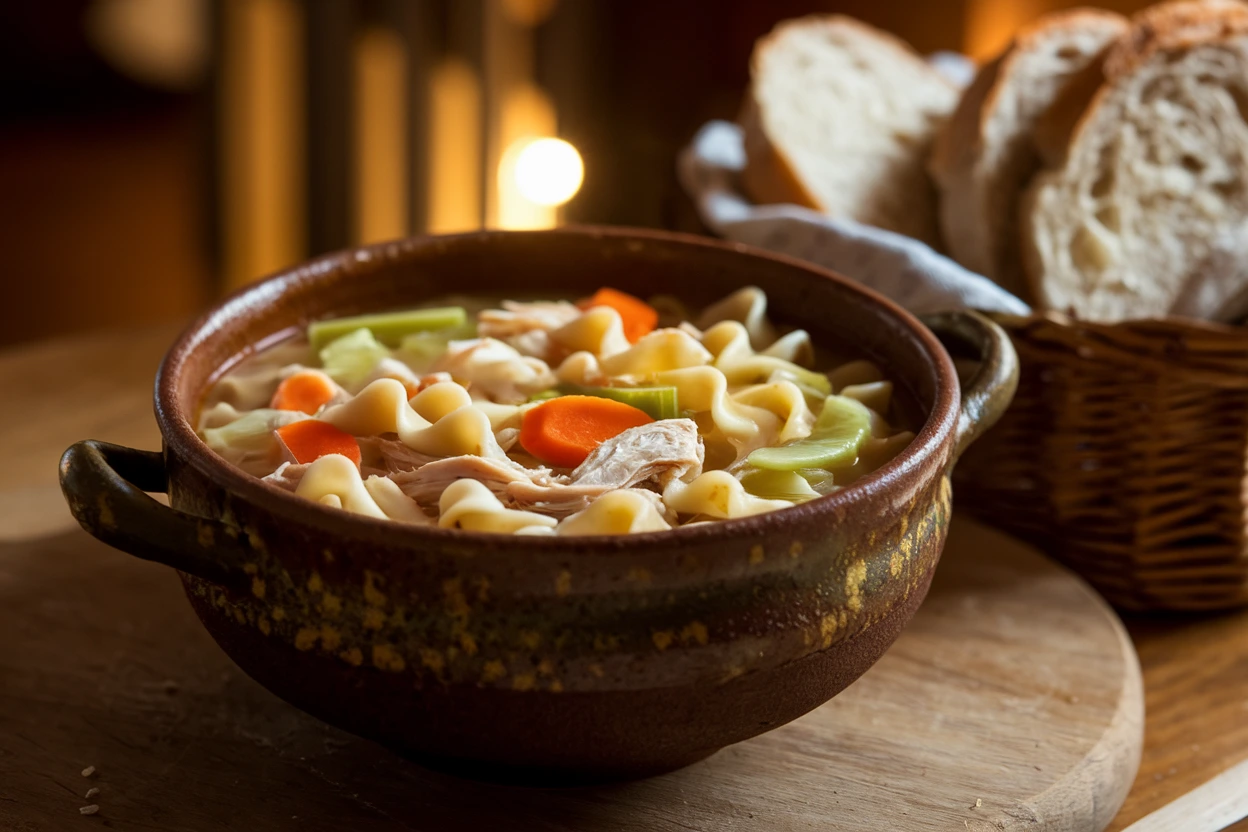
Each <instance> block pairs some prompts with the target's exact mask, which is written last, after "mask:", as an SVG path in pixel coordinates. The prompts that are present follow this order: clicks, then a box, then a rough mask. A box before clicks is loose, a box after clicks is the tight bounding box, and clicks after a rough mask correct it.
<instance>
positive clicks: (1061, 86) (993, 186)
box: [930, 9, 1128, 300]
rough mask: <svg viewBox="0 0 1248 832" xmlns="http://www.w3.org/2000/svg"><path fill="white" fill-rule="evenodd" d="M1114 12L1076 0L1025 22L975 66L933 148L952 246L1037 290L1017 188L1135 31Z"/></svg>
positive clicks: (1022, 290)
mask: <svg viewBox="0 0 1248 832" xmlns="http://www.w3.org/2000/svg"><path fill="white" fill-rule="evenodd" d="M1127 28H1128V26H1127V19H1126V18H1125V17H1123V16H1121V15H1118V14H1114V13H1113V12H1106V11H1099V10H1095V9H1071V10H1068V11H1060V12H1054V13H1052V14H1048V15H1045V16H1043V17H1041V18H1039V19H1038V20H1036V21H1035V22H1033V23H1032V24H1030V25H1028V26H1027V27H1025V28H1023V29H1021V30H1019V32H1018V34H1017V35H1016V36H1015V37H1014V40H1013V41H1012V42H1011V43H1010V45H1009V46H1008V47H1006V49H1005V51H1004V52H1002V53H1001V55H999V56H998V57H997V58H996V59H995V60H994V61H992V62H991V63H988V64H986V65H985V66H984V67H982V68H981V69H980V71H979V72H978V73H977V74H976V76H975V80H974V81H973V82H972V83H971V85H970V87H968V88H967V90H966V92H965V93H964V94H963V96H962V100H961V101H960V102H959V103H958V108H957V110H955V111H954V114H953V117H952V118H950V119H949V121H948V122H947V123H946V124H945V126H944V128H943V129H942V130H941V132H940V134H939V135H938V136H937V138H936V143H935V145H934V147H933V148H932V158H931V162H930V170H931V173H932V176H933V178H934V179H935V180H936V183H937V185H938V186H939V187H940V212H939V213H940V227H941V233H942V236H943V237H944V240H945V246H946V247H947V248H948V250H949V252H950V253H951V254H952V255H953V257H954V259H956V260H958V261H959V262H960V263H962V265H964V266H966V267H967V268H968V269H971V270H972V271H976V272H979V273H980V274H983V275H987V276H988V277H990V278H992V279H993V280H995V281H996V282H997V283H999V284H1000V285H1001V286H1003V287H1004V288H1005V289H1007V290H1009V291H1010V292H1012V293H1014V294H1015V295H1017V296H1019V297H1022V298H1023V299H1025V300H1026V299H1028V296H1029V295H1030V290H1029V289H1028V288H1027V285H1026V280H1025V279H1024V277H1023V267H1022V264H1021V263H1020V262H1019V253H1018V198H1019V196H1020V195H1021V194H1022V191H1023V189H1024V188H1025V187H1026V185H1027V183H1028V181H1029V180H1030V179H1031V177H1032V176H1033V175H1034V174H1035V172H1036V171H1037V170H1039V169H1040V167H1041V163H1042V162H1041V151H1042V147H1041V144H1042V143H1043V140H1044V136H1043V129H1044V126H1045V125H1046V124H1048V123H1049V121H1050V120H1051V119H1052V118H1053V117H1054V116H1055V115H1056V113H1055V110H1057V109H1059V108H1060V107H1061V106H1063V104H1064V103H1065V102H1067V101H1068V99H1069V98H1070V97H1071V96H1072V93H1073V92H1074V89H1075V88H1076V87H1078V86H1080V79H1082V78H1084V77H1085V76H1086V75H1087V74H1088V72H1089V70H1090V69H1095V71H1096V72H1097V73H1098V74H1099V64H1100V61H1101V60H1102V59H1103V57H1104V52H1105V50H1106V49H1107V48H1108V47H1109V46H1110V44H1112V43H1113V42H1114V41H1116V40H1117V39H1118V38H1120V37H1121V36H1122V35H1123V34H1125V33H1126V31H1127Z"/></svg>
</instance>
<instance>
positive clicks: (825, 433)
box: [748, 396, 871, 471]
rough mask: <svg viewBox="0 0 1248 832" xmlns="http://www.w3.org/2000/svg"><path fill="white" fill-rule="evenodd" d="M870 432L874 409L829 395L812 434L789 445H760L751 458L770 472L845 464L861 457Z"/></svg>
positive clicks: (750, 459) (755, 464) (756, 466)
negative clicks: (766, 446)
mask: <svg viewBox="0 0 1248 832" xmlns="http://www.w3.org/2000/svg"><path fill="white" fill-rule="evenodd" d="M870 435H871V411H870V410H868V409H867V408H866V406H865V405H863V404H862V402H859V401H855V400H854V399H849V398H845V397H843V396H828V398H827V399H825V400H824V402H823V410H822V411H820V413H819V418H818V419H817V420H816V421H815V426H814V428H813V429H812V430H811V432H810V436H808V437H807V438H805V439H799V440H797V441H796V442H790V443H789V444H787V445H779V446H777V447H774V448H759V449H758V450H756V451H754V452H753V453H751V454H750V455H749V457H748V459H749V462H750V464H751V465H753V466H754V467H755V468H766V469H767V470H770V471H796V470H798V469H800V468H823V467H826V466H829V465H844V464H849V463H853V461H854V460H855V459H857V458H858V449H859V448H861V447H862V443H863V442H865V441H866V440H867V438H868V437H869V436H870Z"/></svg>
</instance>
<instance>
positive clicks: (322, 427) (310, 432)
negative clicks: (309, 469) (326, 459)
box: [277, 419, 360, 467]
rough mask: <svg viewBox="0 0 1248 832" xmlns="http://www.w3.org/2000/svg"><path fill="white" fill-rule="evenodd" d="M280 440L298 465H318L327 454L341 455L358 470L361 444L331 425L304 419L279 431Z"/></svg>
mask: <svg viewBox="0 0 1248 832" xmlns="http://www.w3.org/2000/svg"><path fill="white" fill-rule="evenodd" d="M277 436H278V438H279V439H281V440H282V444H283V445H285V446H286V450H288V451H290V455H291V457H293V458H294V460H295V462H300V463H303V462H315V461H316V460H318V459H320V458H321V457H323V456H325V455H326V454H342V455H343V456H345V457H346V458H347V459H349V460H351V461H352V462H354V463H355V464H356V466H357V467H358V466H359V464H360V443H359V442H356V441H355V437H354V436H352V435H351V434H349V433H346V432H344V431H341V430H339V429H338V428H336V427H334V426H333V425H331V424H329V423H328V422H318V421H317V420H316V419H302V420H300V421H298V422H291V423H290V424H289V425H284V426H282V427H280V428H278V429H277Z"/></svg>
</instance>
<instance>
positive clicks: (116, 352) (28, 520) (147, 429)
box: [0, 328, 1248, 832]
mask: <svg viewBox="0 0 1248 832" xmlns="http://www.w3.org/2000/svg"><path fill="white" fill-rule="evenodd" d="M174 334H175V332H174V330H172V329H168V328H162V329H155V330H143V331H139V332H128V333H102V334H95V335H90V336H81V337H76V338H73V339H65V340H58V341H51V342H45V343H40V344H35V345H31V346H26V347H20V348H17V349H13V350H9V351H7V352H0V391H2V392H0V461H3V468H2V469H0V470H2V471H3V479H2V480H0V582H3V581H4V580H5V578H6V574H8V573H10V572H12V571H15V570H17V569H18V568H19V567H20V564H17V563H13V562H10V561H6V554H10V556H12V552H15V551H17V547H16V546H15V545H13V544H14V543H16V542H18V541H22V540H29V539H31V538H33V537H36V536H38V537H53V536H59V537H58V538H57V539H58V540H60V539H61V538H64V541H65V546H66V547H72V546H81V545H83V544H84V543H86V541H87V539H86V537H85V535H83V534H82V533H81V532H80V531H78V530H77V529H76V526H75V524H74V522H73V520H72V518H70V517H69V514H68V511H67V510H65V509H64V506H63V503H62V501H61V498H60V491H59V487H58V485H57V481H56V461H57V458H58V456H59V454H60V452H61V451H62V450H64V448H65V447H67V446H68V445H69V444H71V443H72V442H74V441H76V440H78V439H83V438H96V439H104V440H108V441H113V442H118V443H121V444H127V445H133V446H135V447H139V448H156V447H159V435H158V433H157V431H156V428H155V424H154V421H153V419H152V416H151V387H152V379H153V377H154V374H155V369H156V366H157V364H158V362H159V360H160V357H161V355H162V354H163V352H164V350H165V348H166V347H167V346H168V344H169V343H170V342H171V341H172V339H173V336H174ZM119 393H120V395H119ZM119 557H120V556H119ZM70 564H71V560H70V559H68V558H67V559H66V561H65V566H64V568H60V569H58V568H57V565H56V564H49V565H48V569H47V574H48V576H49V581H48V582H47V584H46V587H45V590H46V599H45V600H44V601H43V602H42V603H46V604H49V605H54V606H55V605H62V606H63V607H64V626H63V627H61V628H60V630H59V631H58V632H57V633H56V634H55V636H54V637H53V640H52V641H51V642H50V643H51V644H53V645H54V647H53V649H58V650H65V651H74V652H76V653H79V654H81V656H82V662H83V672H82V677H81V687H80V690H79V691H77V692H76V694H75V695H74V697H73V698H70V699H66V700H65V701H56V702H49V700H48V697H49V696H50V695H51V694H50V693H49V692H48V691H41V690H39V689H35V688H33V687H32V688H29V689H12V687H10V686H6V685H5V683H4V674H5V672H6V669H5V668H4V667H3V666H0V711H4V712H5V713H6V714H8V715H10V716H12V717H14V718H12V719H10V720H9V721H7V722H6V721H5V720H0V816H4V815H5V814H6V811H8V813H9V814H10V815H11V816H13V817H15V818H17V819H18V823H19V825H18V826H17V827H16V829H18V830H22V832H27V831H28V830H29V832H34V830H44V829H55V830H59V829H62V828H73V827H72V824H65V825H62V822H61V821H58V822H57V823H56V825H48V823H49V821H48V819H47V817H46V816H45V815H44V814H42V813H41V812H40V811H39V810H38V809H37V808H36V802H37V800H38V799H40V798H41V797H47V796H49V795H60V796H61V799H62V800H64V799H67V798H66V795H65V792H69V793H71V794H76V795H77V798H81V797H82V795H83V794H84V793H85V791H86V790H87V789H88V788H91V787H92V782H94V781H92V780H90V779H84V778H80V777H79V776H78V775H77V774H76V771H75V772H71V775H72V776H69V777H67V776H66V765H65V764H61V765H60V766H59V768H57V769H56V770H52V768H51V766H50V764H49V763H48V761H49V760H51V759H54V758H56V756H57V755H58V754H59V755H60V757H61V758H64V757H66V756H68V757H69V758H70V759H71V760H72V759H74V750H73V749H68V748H67V749H48V748H43V747H39V743H38V735H37V731H36V732H35V733H33V734H32V733H31V732H28V731H25V730H22V729H21V715H22V714H23V713H24V712H26V711H27V710H28V711H29V712H30V713H32V714H34V713H37V712H39V709H40V708H45V709H46V708H48V707H56V708H63V709H67V710H68V711H71V712H74V711H77V712H78V714H77V715H78V716H80V717H81V719H82V721H83V722H84V724H89V725H91V726H92V729H93V730H96V731H98V732H100V733H101V734H104V735H109V734H110V732H114V731H115V733H116V734H117V737H116V739H117V741H118V742H127V741H128V740H127V739H126V737H125V736H123V735H124V734H126V733H127V732H130V731H135V730H139V731H141V728H142V725H143V721H144V719H148V718H152V717H151V715H150V714H144V713H127V714H109V713H104V714H101V713H100V712H99V708H98V707H95V706H93V704H92V702H93V692H94V690H95V688H96V686H97V685H98V684H100V675H101V674H105V673H107V674H123V675H124V674H127V673H130V674H137V673H139V671H138V670H136V669H135V668H133V667H130V666H128V663H127V657H126V655H125V653H124V651H119V652H118V651H115V652H114V653H112V654H110V655H99V654H98V653H95V652H93V647H94V646H95V645H96V644H97V643H100V639H99V634H100V632H101V627H102V626H103V625H102V624H101V622H99V621H95V620H90V619H89V618H88V617H86V616H84V614H83V613H82V611H81V610H79V609H75V608H73V605H72V604H71V603H69V601H70V599H72V598H89V597H90V585H89V581H90V577H91V576H90V574H85V573H84V574H75V573H73V570H71V569H70V568H69V565H70ZM153 570H154V571H153V572H152V574H153V576H155V577H153V579H152V580H153V581H154V583H153V587H154V588H155V587H156V586H157V585H159V586H161V587H164V586H166V584H167V583H168V581H170V580H172V576H170V575H168V574H161V573H160V572H159V571H155V570H156V567H153ZM53 579H55V580H53ZM69 584H73V591H65V592H63V593H62V592H60V591H59V590H58V586H61V587H65V586H68V585H69ZM100 609H101V610H107V609H108V607H107V604H106V603H105V604H103V605H102V606H101V607H100ZM6 612H8V611H7V610H6V609H4V608H0V633H2V634H3V635H0V638H29V637H32V635H31V634H30V633H29V632H27V631H25V630H26V629H28V628H26V625H25V622H24V621H22V620H15V618H17V617H16V616H12V615H10V616H9V617H6ZM1126 623H1127V627H1128V629H1129V631H1130V633H1131V636H1132V638H1133V640H1134V642H1135V645H1136V649H1137V650H1138V652H1139V657H1140V664H1141V666H1142V669H1143V673H1144V683H1145V699H1146V712H1147V721H1146V729H1145V730H1146V734H1145V748H1144V760H1143V763H1142V764H1141V767H1140V771H1139V775H1138V777H1137V779H1136V782H1135V785H1134V787H1133V788H1132V791H1131V793H1130V795H1129V796H1128V798H1127V801H1126V804H1125V805H1124V806H1123V808H1122V810H1121V812H1119V814H1118V816H1117V817H1116V818H1115V820H1114V822H1113V823H1112V824H1111V826H1110V829H1111V830H1121V829H1123V828H1124V827H1125V826H1127V825H1128V824H1130V823H1132V822H1134V821H1135V820H1137V819H1139V818H1140V817H1142V816H1144V815H1146V814H1148V813H1149V812H1151V811H1153V810H1155V809H1158V808H1160V807H1161V806H1163V805H1164V804H1166V803H1168V802H1170V801H1171V800H1173V799H1174V798H1176V797H1178V796H1179V795H1181V794H1183V793H1185V792H1187V791H1188V790H1190V789H1192V788H1195V787H1196V786H1198V785H1200V784H1201V783H1204V782H1205V781H1207V780H1209V779H1211V778H1212V777H1214V776H1215V775H1217V774H1218V773H1220V772H1221V771H1223V770H1225V769H1227V768H1230V767H1231V766H1232V765H1234V764H1236V763H1238V762H1240V761H1242V760H1245V759H1248V611H1244V612H1238V613H1231V614H1224V615H1213V616H1199V617H1193V616H1177V615H1176V616H1153V617H1128V618H1127V619H1126ZM41 637H44V638H48V636H47V634H41ZM222 662H226V663H227V664H228V662H227V660H225V659H224V658H223V657H214V659H213V661H211V662H208V661H206V662H205V667H204V672H205V673H214V674H218V675H219V676H220V684H222V685H229V684H234V683H235V681H234V680H233V678H232V677H230V676H229V674H226V673H223V672H222V670H221V663H222ZM152 672H153V671H152V670H151V669H147V675H151V673H152ZM139 675H142V674H139ZM177 693H178V691H177V689H176V686H174V685H172V684H171V685H169V686H167V687H166V686H162V685H161V684H160V683H159V681H157V684H156V685H155V686H154V687H153V690H152V692H151V695H152V697H153V702H160V701H161V700H162V697H165V698H167V697H175V698H176V696H177ZM292 711H293V709H290V708H288V707H287V706H285V705H283V704H282V703H280V702H278V701H277V700H276V699H273V701H272V702H271V703H269V704H266V705H265V706H264V708H263V713H255V714H240V715H238V719H239V720H240V721H244V722H245V721H246V720H247V719H257V720H259V719H263V720H267V721H269V722H272V721H273V720H277V721H282V720H286V721H291V720H296V719H299V718H302V717H299V716H297V715H293V714H292V713H291V712H292ZM160 712H161V713H165V712H168V713H173V714H175V715H176V713H177V709H176V708H173V709H172V710H170V709H169V708H167V707H166V708H164V709H163V710H161V711H160ZM101 720H103V723H101ZM110 721H115V724H109V722H110ZM6 725H7V726H18V727H16V728H12V727H10V728H5V727H2V726H6ZM201 751H204V750H203V749H201ZM206 752H207V753H211V747H209V748H208V749H207V750H206ZM151 753H152V755H153V759H152V767H151V772H152V774H153V776H155V775H159V776H160V777H161V781H160V782H159V783H156V782H153V783H152V784H151V786H150V792H151V794H149V795H148V796H147V797H148V799H156V798H158V799H159V800H162V801H167V802H168V803H169V804H170V805H171V806H172V805H173V804H175V803H176V800H177V792H176V789H177V788H178V787H179V786H181V787H192V786H193V784H186V783H180V782H179V779H178V777H177V776H176V772H177V769H178V764H179V760H180V757H179V755H180V754H186V753H195V752H192V751H191V750H189V749H172V748H153V749H152V750H151ZM296 753H297V751H296ZM80 764H81V766H83V767H85V766H87V765H90V764H91V763H90V760H86V759H84V760H81V762H80ZM45 766H46V767H48V770H43V769H42V768H41V767H45ZM32 768H33V773H34V774H36V775H38V776H37V777H35V778H31V777H30V776H29V775H30V774H31V773H32ZM18 771H21V772H22V773H23V774H25V775H27V776H26V777H24V778H23V782H32V780H33V781H37V782H41V783H43V786H41V787H39V791H40V792H41V794H30V793H22V794H17V793H12V792H6V784H12V783H14V782H16V781H17V779H18V778H17V777H16V773H17V772H18ZM236 775H237V772H231V771H230V770H228V769H227V770H223V771H221V772H220V777H221V778H222V781H223V782H226V783H229V782H231V781H232V782H233V783H234V787H235V788H237V789H238V790H239V799H246V800H254V801H256V803H257V811H258V812H261V814H260V815H258V817H260V816H262V809H261V807H262V806H263V804H264V795H258V794H252V793H249V792H248V790H247V784H246V783H245V782H242V781H241V778H238V777H237V776H236ZM327 776H329V775H328V774H327V773H324V772H315V771H313V772H309V771H305V770H301V769H300V768H299V767H298V766H297V765H292V766H291V768H290V771H289V780H288V782H289V784H290V788H291V789H299V788H317V787H324V786H325V780H324V778H325V777H327ZM45 792H46V793H45ZM77 798H68V799H77ZM90 802H91V801H89V800H86V799H83V800H81V803H82V804H84V805H85V804H88V803H90ZM26 807H29V812H28V813H27V812H26ZM349 818H350V812H349V809H347V808H344V810H343V815H342V816H341V817H339V818H336V819H335V820H337V821H338V822H339V823H348V824H349V823H350V820H349ZM101 820H102V821H103V822H104V823H106V824H107V821H106V820H104V819H101ZM323 820H326V821H328V820H330V819H329V818H323ZM86 822H87V821H86V819H84V823H86ZM150 828H152V829H157V830H160V829H165V828H167V827H166V826H165V825H163V824H162V823H161V822H160V821H159V820H156V821H154V823H153V824H152V825H151V826H150ZM205 828H212V827H211V826H208V827H205ZM254 828H256V829H260V828H264V829H271V828H272V829H278V828H284V827H283V826H279V825H276V824H274V823H269V824H266V825H263V826H261V824H260V823H257V825H256V826H255V827H254ZM290 828H300V824H299V823H298V822H297V821H291V823H290ZM307 828H321V827H319V826H318V827H307ZM338 828H350V827H349V826H340V827H338ZM1230 829H1233V830H1237V832H1248V821H1245V822H1241V823H1238V824H1236V825H1234V826H1232V827H1230ZM6 832H7V830H6Z"/></svg>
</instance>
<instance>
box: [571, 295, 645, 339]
mask: <svg viewBox="0 0 1248 832" xmlns="http://www.w3.org/2000/svg"><path fill="white" fill-rule="evenodd" d="M577 306H578V307H580V308H581V309H589V308H591V307H594V306H609V307H611V308H612V309H614V310H615V311H616V312H619V313H620V319H621V320H623V321H624V337H625V338H627V339H628V342H629V343H630V344H635V343H637V341H638V340H640V339H641V336H643V335H645V334H647V333H650V332H653V331H654V328H655V327H656V326H658V324H659V311H658V310H657V309H655V308H654V307H653V306H651V305H650V304H648V303H646V302H645V301H644V300H642V299H641V298H636V297H633V296H632V295H630V294H627V293H625V292H621V291H620V290H618V289H609V288H606V287H603V288H601V289H599V290H598V291H597V292H595V293H594V296H593V297H592V298H589V299H587V300H583V301H581V302H580V303H578V304H577Z"/></svg>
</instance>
